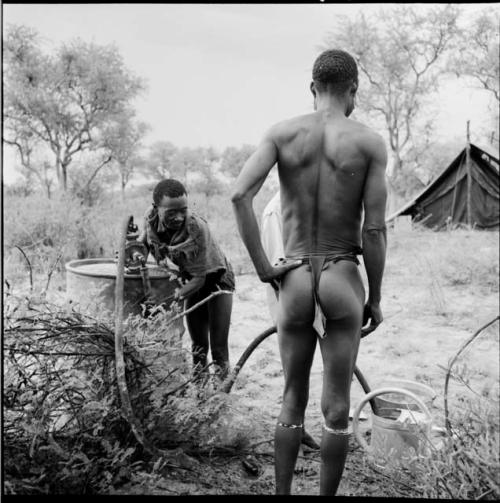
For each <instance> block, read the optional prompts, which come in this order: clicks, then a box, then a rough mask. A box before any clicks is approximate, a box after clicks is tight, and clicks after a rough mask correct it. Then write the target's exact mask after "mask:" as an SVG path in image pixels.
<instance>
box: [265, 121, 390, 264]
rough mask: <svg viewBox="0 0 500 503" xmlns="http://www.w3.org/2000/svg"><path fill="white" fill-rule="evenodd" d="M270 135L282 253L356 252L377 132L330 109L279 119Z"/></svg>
mask: <svg viewBox="0 0 500 503" xmlns="http://www.w3.org/2000/svg"><path fill="white" fill-rule="evenodd" d="M269 134H270V136H271V138H272V140H273V141H274V143H275V144H276V147H277V150H278V173H279V178H280V187H281V200H282V212H283V213H282V218H283V240H284V246H285V253H286V256H287V257H290V258H292V257H304V256H310V255H326V254H327V255H333V254H343V253H359V252H360V246H361V215H362V198H363V188H364V182H365V178H366V173H367V169H368V167H369V161H370V159H371V158H372V157H373V149H374V143H375V144H376V143H377V141H380V139H379V138H377V136H378V135H376V134H375V133H374V132H373V131H371V130H370V129H369V128H367V127H366V126H364V125H363V124H361V123H359V122H357V121H354V120H352V119H349V118H347V117H345V116H339V115H335V114H331V113H329V112H315V113H312V114H307V115H302V116H299V117H295V118H293V119H289V120H286V121H283V122H281V123H279V124H277V125H276V126H274V127H273V128H272V129H271V131H270V132H269Z"/></svg>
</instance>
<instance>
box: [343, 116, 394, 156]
mask: <svg viewBox="0 0 500 503" xmlns="http://www.w3.org/2000/svg"><path fill="white" fill-rule="evenodd" d="M348 121H349V126H350V128H351V130H352V133H353V134H355V135H356V137H357V139H358V140H359V141H360V142H362V144H363V146H364V147H366V148H369V149H379V148H384V146H385V142H384V139H383V137H382V135H381V134H380V133H378V132H377V131H375V129H373V128H371V127H369V126H367V125H366V124H363V123H362V122H359V121H356V120H354V119H348Z"/></svg>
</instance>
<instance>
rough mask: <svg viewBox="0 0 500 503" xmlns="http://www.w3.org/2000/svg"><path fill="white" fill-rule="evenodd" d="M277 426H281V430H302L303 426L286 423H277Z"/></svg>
mask: <svg viewBox="0 0 500 503" xmlns="http://www.w3.org/2000/svg"><path fill="white" fill-rule="evenodd" d="M278 426H283V428H291V429H292V430H294V429H296V428H302V427H303V426H304V425H303V424H288V423H281V422H280V421H278Z"/></svg>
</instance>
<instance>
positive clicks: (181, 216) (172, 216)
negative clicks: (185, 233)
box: [153, 178, 187, 230]
mask: <svg viewBox="0 0 500 503" xmlns="http://www.w3.org/2000/svg"><path fill="white" fill-rule="evenodd" d="M153 203H154V205H155V206H156V208H157V210H158V216H159V217H160V219H161V220H162V221H163V222H164V223H165V225H166V226H167V228H169V229H172V230H176V229H179V228H180V227H181V226H182V225H183V223H184V221H185V219H186V215H187V191H186V188H185V187H184V185H182V183H181V182H179V181H178V180H174V179H173V178H168V179H166V180H162V181H161V182H159V183H158V184H157V185H156V187H155V188H154V189H153Z"/></svg>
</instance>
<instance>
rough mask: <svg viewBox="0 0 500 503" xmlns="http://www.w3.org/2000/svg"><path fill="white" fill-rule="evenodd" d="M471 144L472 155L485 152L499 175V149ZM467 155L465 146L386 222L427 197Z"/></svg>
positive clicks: (488, 163) (480, 154)
mask: <svg viewBox="0 0 500 503" xmlns="http://www.w3.org/2000/svg"><path fill="white" fill-rule="evenodd" d="M470 146H471V155H472V156H474V154H475V155H478V156H479V157H481V156H482V155H483V154H485V155H486V156H487V158H488V160H489V161H490V162H487V165H488V166H490V167H491V169H492V170H493V171H494V172H495V173H496V175H499V172H500V169H499V167H500V165H499V161H498V151H497V150H495V149H494V148H493V147H484V146H481V147H479V146H477V145H476V144H474V143H471V144H470ZM463 156H465V148H464V149H463V150H462V151H461V152H460V153H459V154H458V155H457V157H455V159H454V160H453V161H452V162H451V163H450V164H449V165H448V166H447V167H446V168H444V169H443V171H441V173H439V174H438V175H437V176H436V178H435V179H434V180H433V181H432V182H431V183H429V185H427V187H424V189H422V191H421V192H420V193H419V194H417V195H416V196H415V197H414V198H413V199H412V200H411V201H410V202H408V203H407V204H405V205H404V206H403V207H402V208H400V209H399V210H397V211H396V212H394V213H393V214H392V215H390V216H389V217H387V218H386V220H385V221H386V223H389V222H390V221H391V220H394V219H395V218H396V217H397V216H399V215H401V214H402V213H404V212H406V211H407V210H408V209H410V208H411V207H412V206H413V205H414V204H415V203H417V202H418V201H419V200H421V199H422V198H423V197H425V196H426V195H427V194H429V193H430V192H432V190H433V188H434V186H435V185H437V184H438V183H439V182H440V181H442V180H443V178H445V177H446V176H448V174H449V173H450V172H452V171H453V170H454V169H455V168H456V167H457V165H459V164H460V163H461V160H462V157H463Z"/></svg>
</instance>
